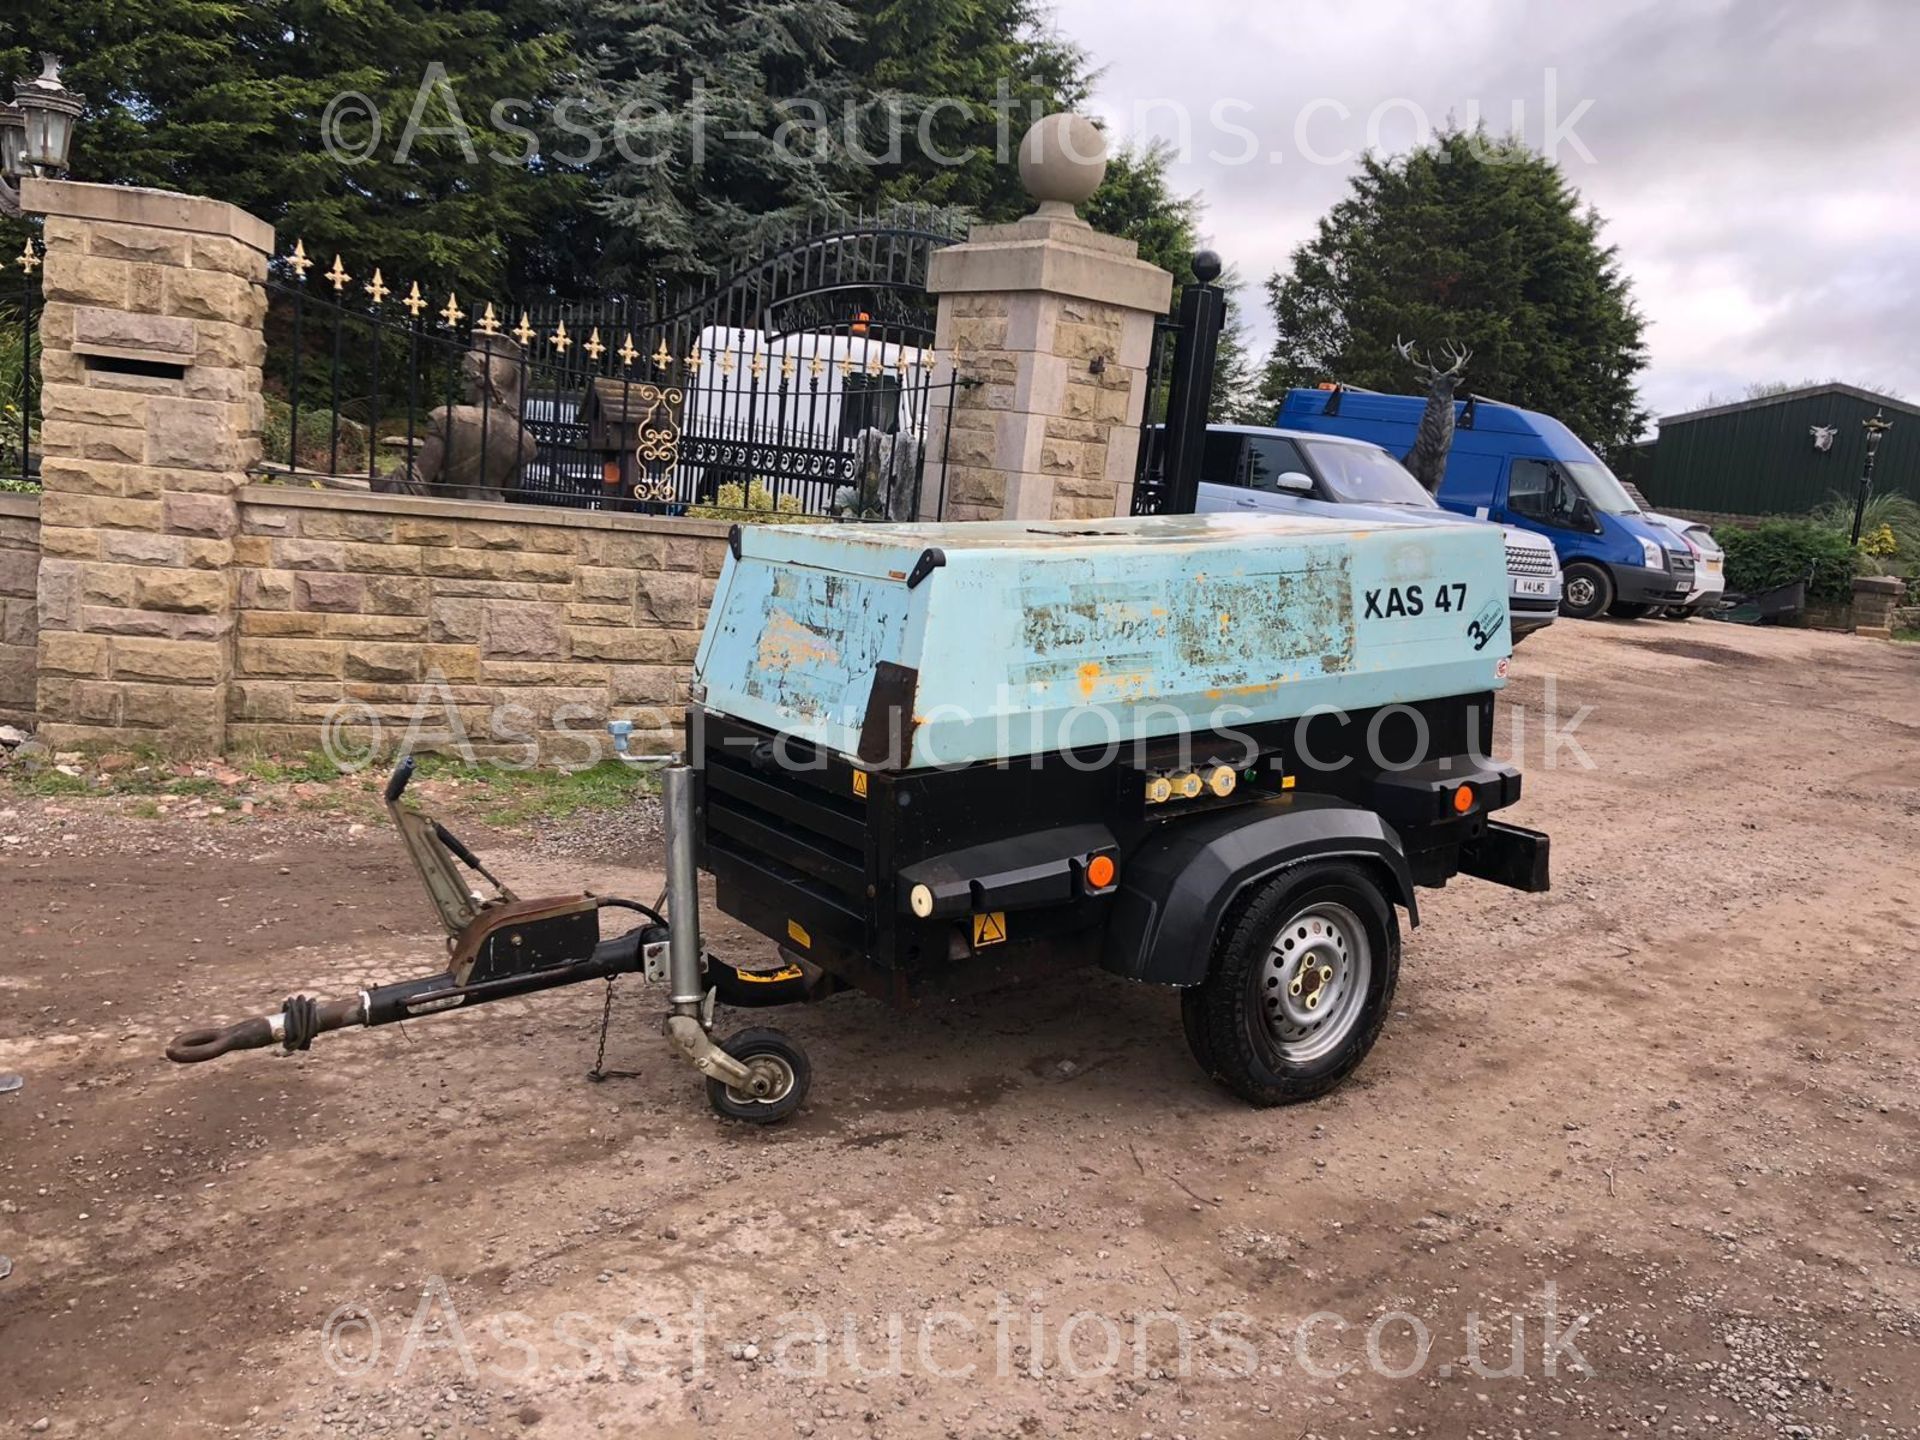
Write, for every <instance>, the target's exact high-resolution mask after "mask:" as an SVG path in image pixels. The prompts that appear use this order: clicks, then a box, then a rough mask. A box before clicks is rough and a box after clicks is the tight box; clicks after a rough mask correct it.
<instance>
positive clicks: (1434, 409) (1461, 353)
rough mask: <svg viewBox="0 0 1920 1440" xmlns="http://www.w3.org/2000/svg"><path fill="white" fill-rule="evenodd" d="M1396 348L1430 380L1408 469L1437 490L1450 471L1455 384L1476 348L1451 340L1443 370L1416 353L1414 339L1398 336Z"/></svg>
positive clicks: (1431, 492) (1433, 490) (1429, 488)
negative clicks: (1399, 337)
mask: <svg viewBox="0 0 1920 1440" xmlns="http://www.w3.org/2000/svg"><path fill="white" fill-rule="evenodd" d="M1393 348H1394V349H1395V350H1397V351H1399V352H1400V358H1401V359H1403V360H1405V361H1406V362H1407V363H1408V364H1409V365H1412V366H1413V367H1414V368H1415V369H1416V370H1418V371H1419V372H1420V373H1421V374H1422V376H1424V377H1425V379H1426V382H1427V409H1426V413H1425V414H1423V415H1422V416H1421V417H1420V433H1419V434H1418V435H1417V436H1415V437H1414V442H1413V450H1412V452H1411V453H1410V454H1408V456H1407V469H1409V470H1411V471H1412V472H1413V475H1414V478H1415V479H1416V480H1418V481H1419V482H1420V483H1421V484H1422V485H1424V486H1426V488H1427V493H1428V494H1436V493H1438V492H1439V489H1440V481H1441V479H1442V478H1443V477H1445V475H1446V473H1447V452H1448V451H1449V450H1451V449H1453V387H1454V386H1455V385H1456V384H1458V383H1459V380H1460V375H1461V373H1462V372H1463V371H1464V370H1465V369H1466V368H1467V361H1469V360H1471V359H1472V358H1473V352H1472V351H1471V350H1468V349H1466V348H1465V347H1463V346H1460V345H1456V344H1454V343H1453V342H1452V341H1448V342H1447V346H1446V358H1447V368H1446V369H1444V370H1442V369H1441V368H1440V367H1439V366H1438V365H1435V364H1434V363H1433V362H1432V361H1431V360H1430V359H1423V358H1421V357H1420V356H1417V355H1415V354H1414V353H1413V342H1412V341H1411V340H1396V342H1395V344H1394V347H1393Z"/></svg>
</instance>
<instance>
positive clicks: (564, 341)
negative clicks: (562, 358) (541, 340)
mask: <svg viewBox="0 0 1920 1440" xmlns="http://www.w3.org/2000/svg"><path fill="white" fill-rule="evenodd" d="M547 342H548V343H549V344H551V345H552V346H553V348H554V349H556V350H558V351H559V352H560V353H561V354H562V355H564V354H566V353H567V347H568V346H569V345H571V344H573V341H572V340H571V339H570V338H569V337H568V335H567V317H566V316H564V315H562V316H561V317H560V318H559V319H558V320H557V321H555V322H554V326H553V334H551V335H549V336H548V337H547Z"/></svg>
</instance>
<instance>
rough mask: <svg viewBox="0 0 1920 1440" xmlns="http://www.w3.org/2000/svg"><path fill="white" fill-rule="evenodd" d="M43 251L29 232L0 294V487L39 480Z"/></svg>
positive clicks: (26, 486) (16, 486)
mask: <svg viewBox="0 0 1920 1440" xmlns="http://www.w3.org/2000/svg"><path fill="white" fill-rule="evenodd" d="M46 253H47V247H46V246H45V245H43V244H42V243H41V242H40V240H39V237H37V236H34V235H29V236H28V237H27V240H26V243H25V244H24V245H23V246H22V247H21V249H20V253H19V254H18V255H15V256H13V257H11V265H10V268H11V269H12V271H13V275H14V277H15V282H16V283H14V284H10V285H8V287H7V288H8V289H9V290H11V291H12V292H13V293H12V294H11V295H7V296H5V297H4V298H0V326H4V327H5V328H4V331H3V332H0V482H4V483H0V488H6V489H29V488H32V487H33V486H34V485H36V484H37V483H38V481H39V468H40V466H39V454H38V449H39V447H38V443H37V442H38V439H39V430H40V414H39V411H40V391H39V375H40V362H39V358H38V357H39V351H40V309H41V289H40V266H41V263H42V260H43V258H44V257H45V255H46Z"/></svg>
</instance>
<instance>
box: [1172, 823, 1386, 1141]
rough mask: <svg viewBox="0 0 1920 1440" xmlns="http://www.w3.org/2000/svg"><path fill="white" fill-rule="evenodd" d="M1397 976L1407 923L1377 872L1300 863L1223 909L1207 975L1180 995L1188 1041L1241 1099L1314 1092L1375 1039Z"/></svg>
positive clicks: (1340, 1075) (1342, 1073) (1297, 1097)
mask: <svg viewBox="0 0 1920 1440" xmlns="http://www.w3.org/2000/svg"><path fill="white" fill-rule="evenodd" d="M1399 978H1400V922H1399V918H1398V917H1397V916H1396V915H1395V914H1394V909H1393V904H1392V902H1391V901H1389V900H1388V899H1387V897H1386V895H1385V894H1384V893H1383V892H1382V891H1381V888H1380V883H1379V881H1378V880H1377V879H1376V878H1375V877H1374V875H1373V873H1372V872H1371V871H1369V870H1367V869H1365V868H1363V867H1361V866H1359V865H1354V864H1351V863H1349V862H1346V861H1320V862H1316V863H1313V864H1309V865H1301V866H1297V867H1295V868H1293V869H1291V870H1286V871H1283V872H1282V873H1281V874H1279V875H1277V876H1275V877H1274V878H1273V879H1271V880H1269V881H1267V882H1266V883H1265V884H1263V885H1261V886H1260V887H1259V888H1258V889H1257V890H1256V891H1255V892H1254V893H1253V895H1252V897H1251V898H1250V899H1248V900H1246V901H1244V902H1243V903H1242V904H1241V905H1240V906H1239V907H1238V908H1237V910H1236V911H1235V913H1233V914H1230V915H1229V916H1228V917H1227V921H1226V923H1225V924H1224V925H1223V926H1222V927H1221V931H1220V935H1219V937H1218V939H1217V940H1216V941H1215V944H1214V952H1213V961H1212V966H1211V969H1210V970H1209V972H1208V975H1207V978H1206V980H1205V981H1204V982H1203V983H1201V984H1199V985H1196V986H1194V987H1193V988H1192V989H1190V990H1187V991H1184V992H1183V993H1182V995H1181V997H1180V999H1181V1018H1182V1020H1183V1022H1184V1025H1185V1028H1186V1032H1187V1043H1188V1046H1189V1048H1191V1049H1192V1051H1193V1057H1194V1059H1195V1060H1197V1061H1199V1062H1200V1066H1201V1068H1202V1069H1203V1070H1205V1071H1206V1072H1207V1073H1208V1074H1209V1075H1211V1076H1213V1078H1214V1079H1215V1080H1217V1081H1219V1082H1220V1083H1221V1084H1222V1085H1224V1086H1226V1087H1227V1089H1229V1090H1231V1091H1233V1093H1234V1094H1236V1095H1238V1096H1240V1098H1241V1099H1243V1100H1247V1101H1250V1102H1251V1103H1253V1104H1255V1105H1292V1104H1296V1103H1298V1102H1300V1101H1302V1100H1312V1099H1315V1098H1317V1097H1319V1096H1321V1095H1324V1094H1326V1093H1327V1092H1328V1091H1329V1090H1331V1089H1333V1088H1334V1086H1336V1085H1338V1084H1339V1083H1340V1082H1341V1081H1342V1080H1344V1079H1346V1077H1347V1076H1348V1075H1349V1074H1351V1073H1352V1072H1353V1069H1354V1067H1355V1066H1357V1065H1358V1064H1359V1063H1360V1062H1361V1060H1363V1059H1364V1058H1365V1057H1366V1054H1367V1052H1368V1051H1369V1050H1371V1049H1372V1048H1373V1043H1374V1041H1375V1040H1377V1039H1379V1037H1380V1027H1381V1026H1382V1025H1383V1024H1385V1022H1386V1018H1387V1010H1388V1008H1389V1007H1390V1006H1391V1005H1392V1004H1393V990H1394V986H1395V984H1396V983H1397V982H1398V981H1399Z"/></svg>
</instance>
